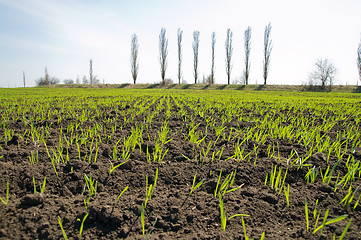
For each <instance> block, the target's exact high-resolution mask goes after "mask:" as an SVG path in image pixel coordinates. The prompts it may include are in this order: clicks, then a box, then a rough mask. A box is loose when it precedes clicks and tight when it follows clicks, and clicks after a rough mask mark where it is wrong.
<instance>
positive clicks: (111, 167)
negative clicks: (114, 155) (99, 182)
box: [109, 159, 129, 176]
mask: <svg viewBox="0 0 361 240" xmlns="http://www.w3.org/2000/svg"><path fill="white" fill-rule="evenodd" d="M128 161H129V159H128V160H126V161H125V162H122V163H119V164H118V165H116V166H114V165H113V163H112V161H109V162H110V167H109V176H110V175H111V174H112V172H113V171H114V170H115V169H117V168H118V167H120V166H122V165H123V164H125V163H127V162H128Z"/></svg>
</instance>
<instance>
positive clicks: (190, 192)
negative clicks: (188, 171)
mask: <svg viewBox="0 0 361 240" xmlns="http://www.w3.org/2000/svg"><path fill="white" fill-rule="evenodd" d="M196 177H197V171H196V173H195V174H194V177H193V183H192V187H191V190H190V191H189V196H190V195H191V194H192V192H193V191H194V190H196V189H197V188H199V187H200V186H201V185H202V183H203V182H204V181H205V180H206V179H202V180H201V181H200V182H199V183H197V184H196V185H194V184H195V183H196Z"/></svg>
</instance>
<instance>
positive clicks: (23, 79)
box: [23, 71, 25, 87]
mask: <svg viewBox="0 0 361 240" xmlns="http://www.w3.org/2000/svg"><path fill="white" fill-rule="evenodd" d="M23 83H24V87H25V71H23Z"/></svg>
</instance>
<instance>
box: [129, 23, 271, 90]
mask: <svg viewBox="0 0 361 240" xmlns="http://www.w3.org/2000/svg"><path fill="white" fill-rule="evenodd" d="M271 29H272V26H271V23H269V24H268V25H267V26H266V28H265V31H264V49H263V51H264V55H263V57H264V58H263V79H264V85H266V84H267V78H268V72H269V63H270V56H271V51H272V40H271V39H270V34H271ZM199 34H200V33H199V31H194V32H193V42H192V47H193V67H194V72H193V76H194V83H197V82H198V48H199ZM182 35H183V31H182V30H181V29H178V31H177V40H178V83H179V84H180V83H181V79H182ZM251 36H252V29H251V27H248V28H247V29H246V30H245V32H244V50H245V61H244V63H245V69H244V72H243V78H244V83H245V84H246V85H247V84H248V79H249V72H250V52H251ZM211 38H212V41H211V45H212V64H211V74H210V76H209V79H208V83H210V84H213V83H214V80H215V79H214V50H215V43H216V33H215V32H213V33H212V35H211ZM138 48H139V43H138V37H137V35H136V34H133V35H132V38H131V57H130V60H131V72H132V77H133V81H134V84H136V81H137V77H138V70H139V62H138ZM225 49H226V59H225V60H226V73H227V80H228V84H230V78H231V71H232V54H233V47H232V31H231V30H230V29H227V38H226V42H225ZM167 56H168V39H167V37H166V29H165V28H162V29H161V31H160V34H159V63H160V72H161V77H162V83H163V84H164V83H165V81H166V79H165V73H166V70H167Z"/></svg>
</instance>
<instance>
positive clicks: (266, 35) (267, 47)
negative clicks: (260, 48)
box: [263, 23, 272, 85]
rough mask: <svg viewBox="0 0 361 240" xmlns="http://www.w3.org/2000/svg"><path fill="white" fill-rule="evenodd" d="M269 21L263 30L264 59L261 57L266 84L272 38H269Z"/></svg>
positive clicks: (265, 82) (270, 27)
mask: <svg viewBox="0 0 361 240" xmlns="http://www.w3.org/2000/svg"><path fill="white" fill-rule="evenodd" d="M271 29H272V26H271V23H269V24H268V25H267V26H266V28H265V30H264V59H263V78H264V85H266V84H267V78H268V72H269V63H270V56H271V51H272V40H271V39H270V34H271Z"/></svg>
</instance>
